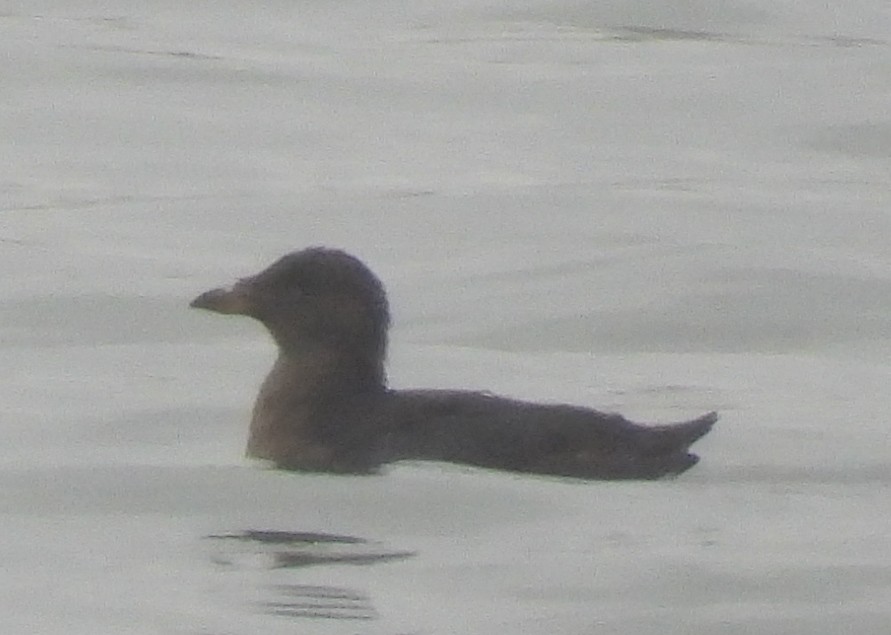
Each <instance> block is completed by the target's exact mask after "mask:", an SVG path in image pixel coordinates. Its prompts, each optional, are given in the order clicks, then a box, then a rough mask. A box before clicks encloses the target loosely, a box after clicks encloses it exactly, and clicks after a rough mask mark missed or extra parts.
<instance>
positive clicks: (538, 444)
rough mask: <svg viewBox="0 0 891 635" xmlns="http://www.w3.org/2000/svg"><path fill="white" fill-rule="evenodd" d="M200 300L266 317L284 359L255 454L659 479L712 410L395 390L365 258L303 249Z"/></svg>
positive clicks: (290, 465)
mask: <svg viewBox="0 0 891 635" xmlns="http://www.w3.org/2000/svg"><path fill="white" fill-rule="evenodd" d="M191 306H192V307H196V308H200V309H208V310H210V311H214V312H216V313H224V314H237V315H246V316H249V317H252V318H255V319H257V320H259V321H260V322H261V323H262V324H263V325H264V326H265V327H266V328H267V329H268V330H269V332H270V333H271V334H272V337H273V339H274V340H275V342H276V344H277V345H278V358H277V359H276V361H275V365H274V366H273V367H272V371H271V372H270V373H269V376H268V377H266V380H265V381H264V382H263V385H262V387H261V389H260V394H259V395H258V396H257V401H256V403H255V404H254V411H253V417H252V420H251V426H250V436H249V440H248V445H247V454H248V456H251V457H255V458H260V459H267V460H269V461H272V462H273V463H274V464H275V465H276V466H277V467H279V468H282V469H289V470H305V471H323V472H341V473H368V472H374V471H376V470H377V469H378V468H380V467H381V466H382V465H384V464H387V463H391V462H394V461H399V460H430V461H446V462H451V463H461V464H466V465H474V466H481V467H486V468H494V469H501V470H510V471H515V472H529V473H537V474H551V475H558V476H570V477H577V478H586V479H656V478H659V477H662V476H666V475H672V474H679V473H681V472H683V471H685V470H687V469H689V468H690V467H692V466H693V465H695V464H696V462H697V461H698V457H697V456H696V455H694V454H691V453H690V452H689V447H690V445H691V444H692V443H693V442H694V441H696V440H697V439H698V438H699V437H701V436H703V435H704V434H706V433H707V432H708V431H709V430H710V429H711V427H712V425H713V424H714V423H715V421H716V420H717V414H716V413H714V412H712V413H708V414H706V415H703V416H701V417H699V418H698V419H694V420H692V421H686V422H682V423H676V424H668V425H655V426H643V425H638V424H636V423H633V422H631V421H628V420H627V419H625V418H624V417H622V416H621V415H618V414H612V413H604V412H599V411H597V410H593V409H590V408H583V407H580V406H570V405H562V404H539V403H531V402H525V401H518V400H515V399H508V398H505V397H499V396H495V395H491V394H489V393H486V392H473V391H461V390H394V389H391V388H389V387H387V381H386V373H385V370H384V361H385V357H386V349H387V331H388V330H389V327H390V314H389V309H388V305H387V297H386V294H385V292H384V288H383V285H382V284H381V282H380V281H379V280H378V279H377V277H376V276H375V275H374V274H373V273H372V272H371V271H370V270H369V269H368V268H367V267H366V266H365V265H364V264H363V263H362V262H360V261H359V260H358V259H357V258H355V257H353V256H351V255H349V254H347V253H345V252H343V251H339V250H335V249H327V248H321V247H313V248H310V249H304V250H302V251H295V252H293V253H290V254H288V255H286V256H284V257H283V258H281V259H279V260H278V261H276V262H275V263H273V264H272V265H270V266H269V267H268V268H267V269H265V270H263V271H261V272H260V273H258V274H256V275H254V276H250V277H247V278H242V279H240V280H238V281H237V282H236V283H235V284H234V285H233V286H232V287H231V288H226V289H213V290H211V291H207V292H206V293H203V294H201V295H200V296H198V297H197V298H195V299H194V300H193V301H192V303H191Z"/></svg>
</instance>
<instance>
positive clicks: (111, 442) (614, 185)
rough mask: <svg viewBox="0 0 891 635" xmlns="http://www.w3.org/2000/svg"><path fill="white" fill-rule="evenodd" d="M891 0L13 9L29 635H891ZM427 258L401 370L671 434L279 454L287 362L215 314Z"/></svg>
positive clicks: (17, 494) (18, 610)
mask: <svg viewBox="0 0 891 635" xmlns="http://www.w3.org/2000/svg"><path fill="white" fill-rule="evenodd" d="M889 34H891V8H889V6H888V4H887V3H886V2H883V1H878V0H876V1H870V0H857V1H856V2H848V3H844V6H839V7H838V8H834V7H826V6H814V5H813V3H809V2H803V1H796V2H786V3H776V2H763V1H761V0H753V1H749V2H736V1H731V0H728V1H719V2H716V1H715V0H710V1H705V0H702V1H700V0H686V1H681V0H674V1H673V2H670V3H667V4H666V3H662V4H659V3H656V6H654V3H651V2H636V1H632V2H628V1H625V2H612V3H590V2H589V3H582V2H560V1H556V2H554V1H552V2H547V3H545V2H533V1H520V2H511V3H507V2H504V0H491V1H488V2H487V1H484V0H480V1H477V2H470V1H464V2H459V3H456V2H440V1H439V0H425V1H423V2H420V3H418V2H413V3H397V2H392V1H384V2H354V1H346V2H337V3H320V2H309V1H295V0H292V1H287V2H285V1H283V0H282V1H278V2H267V3H262V4H257V3H247V2H236V1H234V0H228V1H226V0H221V1H218V2H213V3H179V2H166V1H160V0H153V1H149V2H138V3H137V2H102V1H99V0H95V1H87V0H74V1H66V2H60V1H55V2H39V1H30V2H20V3H19V2H8V3H6V4H4V5H0V50H2V54H3V60H4V63H3V64H2V65H0V86H2V95H3V99H2V101H0V107H2V116H0V126H2V130H0V152H2V156H3V157H4V159H3V170H2V174H0V192H2V198H0V267H2V271H3V275H2V276H0V343H2V352H3V354H2V356H0V364H2V370H3V376H4V378H5V379H4V381H3V383H2V387H0V397H2V399H0V403H2V410H0V413H2V414H0V434H2V440H3V442H2V444H0V500H2V507H0V514H2V531H0V562H2V564H3V575H2V576H0V626H2V630H3V631H4V632H7V633H41V634H55V633H59V634H62V633H64V634H65V635H76V634H79V633H84V634H90V635H93V634H95V633H126V634H130V633H134V634H135V633H139V634H142V633H152V634H154V633H158V634H175V635H179V634H189V635H192V634H197V633H208V634H214V635H230V634H231V635H249V634H251V635H253V634H256V633H263V634H271V635H274V634H278V633H282V634H284V633H304V632H306V633H335V634H354V633H380V634H387V635H397V634H404V633H419V634H434V633H443V634H452V633H468V634H470V633H494V634H502V633H503V634H505V635H508V634H511V635H512V634H516V633H530V634H539V633H540V634H542V635H545V634H547V635H554V634H557V635H563V634H566V635H569V634H576V633H578V634H581V633H585V634H589V633H596V634H598V635H600V634H604V635H606V634H613V633H615V634H622V635H644V634H657V633H658V634H659V635H667V634H672V633H676V634H683V635H695V634H703V635H705V634H708V635H716V634H721V635H724V634H737V633H740V634H742V633H753V632H759V633H771V634H787V633H788V634H796V635H797V634H807V635H824V634H825V635H835V634H836V633H840V632H857V633H859V634H861V635H865V634H873V633H875V634H877V635H878V634H882V635H884V634H885V633H887V632H888V625H889V623H891V609H889V607H891V541H889V530H891V521H889V516H888V512H887V509H888V503H889V497H888V490H889V485H891V455H889V446H888V440H887V439H888V434H887V417H888V414H887V413H888V412H889V410H891V396H889V391H888V388H889V386H891V365H889V363H888V359H889V353H891V249H889V247H888V236H889V235H891V205H889V204H891V184H889V170H891V117H889V110H888V104H889V103H891V36H889ZM310 244H326V245H332V246H339V247H342V248H345V249H348V250H350V251H352V252H354V253H356V254H357V255H359V256H360V257H362V258H363V259H364V260H366V261H367V262H368V264H369V265H370V266H372V268H373V269H374V270H375V271H377V273H378V274H379V275H380V276H381V277H382V278H383V279H384V280H385V281H386V283H387V284H388V287H389V291H390V295H391V302H392V304H393V306H394V313H395V328H394V332H393V334H392V341H393V350H392V351H391V355H390V359H391V363H390V376H391V379H392V383H393V384H394V385H397V386H443V387H446V386H450V387H467V388H487V389H490V390H493V391H496V392H500V393H504V394H509V395H514V396H520V397H525V398H529V399H539V400H545V401H570V402H573V403H579V404H587V405H592V406H596V407H600V408H603V409H609V410H617V411H620V412H622V413H624V414H626V415H627V416H629V417H632V418H636V419H640V420H645V421H669V420H676V419H681V418H684V417H688V416H691V415H696V414H700V413H701V412H704V411H707V410H712V409H717V410H719V411H720V412H721V415H722V418H721V421H720V422H719V425H718V426H717V427H716V429H715V431H714V432H713V433H712V434H711V435H710V436H709V437H707V438H706V439H704V440H702V441H701V442H700V443H699V444H697V449H698V450H699V451H700V453H701V454H702V456H703V460H702V462H701V463H700V465H699V466H697V467H696V468H695V469H694V470H693V471H691V472H689V473H687V474H685V475H683V476H682V477H681V478H678V479H676V480H672V481H665V482H658V483H577V482H572V481H562V480H559V479H547V478H535V477H519V476H514V475H507V474H498V473H491V472H487V471H484V470H470V469H463V468H459V467H454V466H445V465H430V464H405V465H398V466H395V467H394V468H392V469H391V470H389V472H388V473H387V474H386V475H384V476H380V477H367V478H356V477H334V476H326V475H294V474H286V473H279V472H274V471H270V470H265V469H263V468H262V466H258V465H253V464H250V463H248V462H247V461H245V460H244V459H243V458H242V451H243V445H244V437H245V433H246V423H247V419H248V417H249V411H250V407H251V403H252V400H253V397H254V395H255V393H256V390H257V387H258V385H259V382H260V381H261V379H262V377H263V374H264V373H265V371H266V369H267V368H268V367H269V365H270V363H271V360H272V358H273V356H274V349H273V346H272V344H271V342H270V341H268V339H267V338H266V336H265V335H264V333H263V332H262V331H261V330H260V328H259V327H258V326H257V325H255V324H253V323H250V322H248V321H239V320H237V319H222V318H219V317H218V316H209V315H203V314H198V313H196V312H194V311H189V310H188V309H187V304H188V301H189V299H190V298H191V297H193V296H194V295H196V294H197V293H198V292H199V291H202V290H204V289H206V288H208V287H210V286H217V285H219V284H224V283H227V282H229V281H231V279H233V278H234V277H236V276H239V275H244V274H247V273H251V272H253V271H255V270H258V269H259V268H261V267H262V266H265V265H266V264H267V263H268V262H270V261H271V260H272V259H274V258H276V257H278V256H279V255H281V254H282V253H284V252H286V251H289V250H291V249H295V248H299V247H303V246H306V245H310Z"/></svg>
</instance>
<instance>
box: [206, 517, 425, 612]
mask: <svg viewBox="0 0 891 635" xmlns="http://www.w3.org/2000/svg"><path fill="white" fill-rule="evenodd" d="M206 538H207V539H208V540H212V541H213V544H214V549H213V552H212V554H211V559H212V560H213V561H214V562H215V563H216V564H219V565H223V566H227V567H234V568H243V569H253V570H257V569H268V570H272V569H295V570H298V569H302V568H305V567H309V566H321V565H342V564H350V565H370V564H377V563H382V562H390V561H394V560H403V559H405V558H409V557H411V556H413V555H415V554H414V553H413V552H410V551H397V550H392V549H388V548H386V547H385V546H384V545H382V544H380V543H377V542H374V541H371V540H366V539H364V538H357V537H354V536H343V535H337V534H326V533H316V532H291V531H276V530H257V529H249V530H245V531H239V532H233V533H223V534H212V535H209V536H206ZM263 596H266V597H269V596H271V597H269V599H264V600H262V601H260V603H259V605H260V606H261V607H262V609H263V611H264V612H266V613H268V614H270V615H276V616H280V617H291V618H315V619H338V620H373V619H375V618H376V617H377V613H376V612H375V610H374V607H373V606H372V604H371V601H370V599H369V597H368V596H367V595H366V594H365V593H362V592H361V591H357V590H355V589H347V588H341V587H335V586H320V585H310V584H297V583H294V584H290V583H284V584H283V583H277V584H268V585H264V588H263Z"/></svg>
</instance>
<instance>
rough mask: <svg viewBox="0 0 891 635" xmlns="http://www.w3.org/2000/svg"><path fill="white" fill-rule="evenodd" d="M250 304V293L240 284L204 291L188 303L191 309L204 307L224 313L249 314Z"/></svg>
mask: <svg viewBox="0 0 891 635" xmlns="http://www.w3.org/2000/svg"><path fill="white" fill-rule="evenodd" d="M251 305H252V303H251V298H250V295H249V294H248V292H247V289H246V287H245V285H242V284H235V285H233V286H232V287H228V288H225V287H222V288H219V289H211V290H210V291H205V292H204V293H202V294H201V295H199V296H198V297H197V298H195V299H194V300H192V302H191V303H189V306H190V307H192V308H193V309H206V310H208V311H213V312H214V313H223V314H225V315H249V314H250V312H251Z"/></svg>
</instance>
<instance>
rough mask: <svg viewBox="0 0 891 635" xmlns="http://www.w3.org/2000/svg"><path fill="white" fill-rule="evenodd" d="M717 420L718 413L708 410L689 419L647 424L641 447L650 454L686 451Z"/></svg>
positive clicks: (658, 454)
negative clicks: (655, 424) (654, 424)
mask: <svg viewBox="0 0 891 635" xmlns="http://www.w3.org/2000/svg"><path fill="white" fill-rule="evenodd" d="M717 420H718V413H717V412H709V413H707V414H704V415H702V416H701V417H698V418H696V419H693V420H691V421H683V422H680V423H669V424H665V425H658V426H648V427H647V428H645V432H643V438H642V439H641V447H642V449H643V450H644V451H645V453H646V454H648V455H650V456H664V455H674V454H678V453H681V454H683V453H686V451H687V449H688V448H689V447H690V446H691V445H693V443H694V442H696V441H697V440H698V439H699V438H700V437H703V436H705V435H706V434H708V431H709V430H711V429H712V426H713V425H715V422H716V421H717ZM694 463H695V461H694ZM690 467H692V464H691V465H690Z"/></svg>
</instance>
